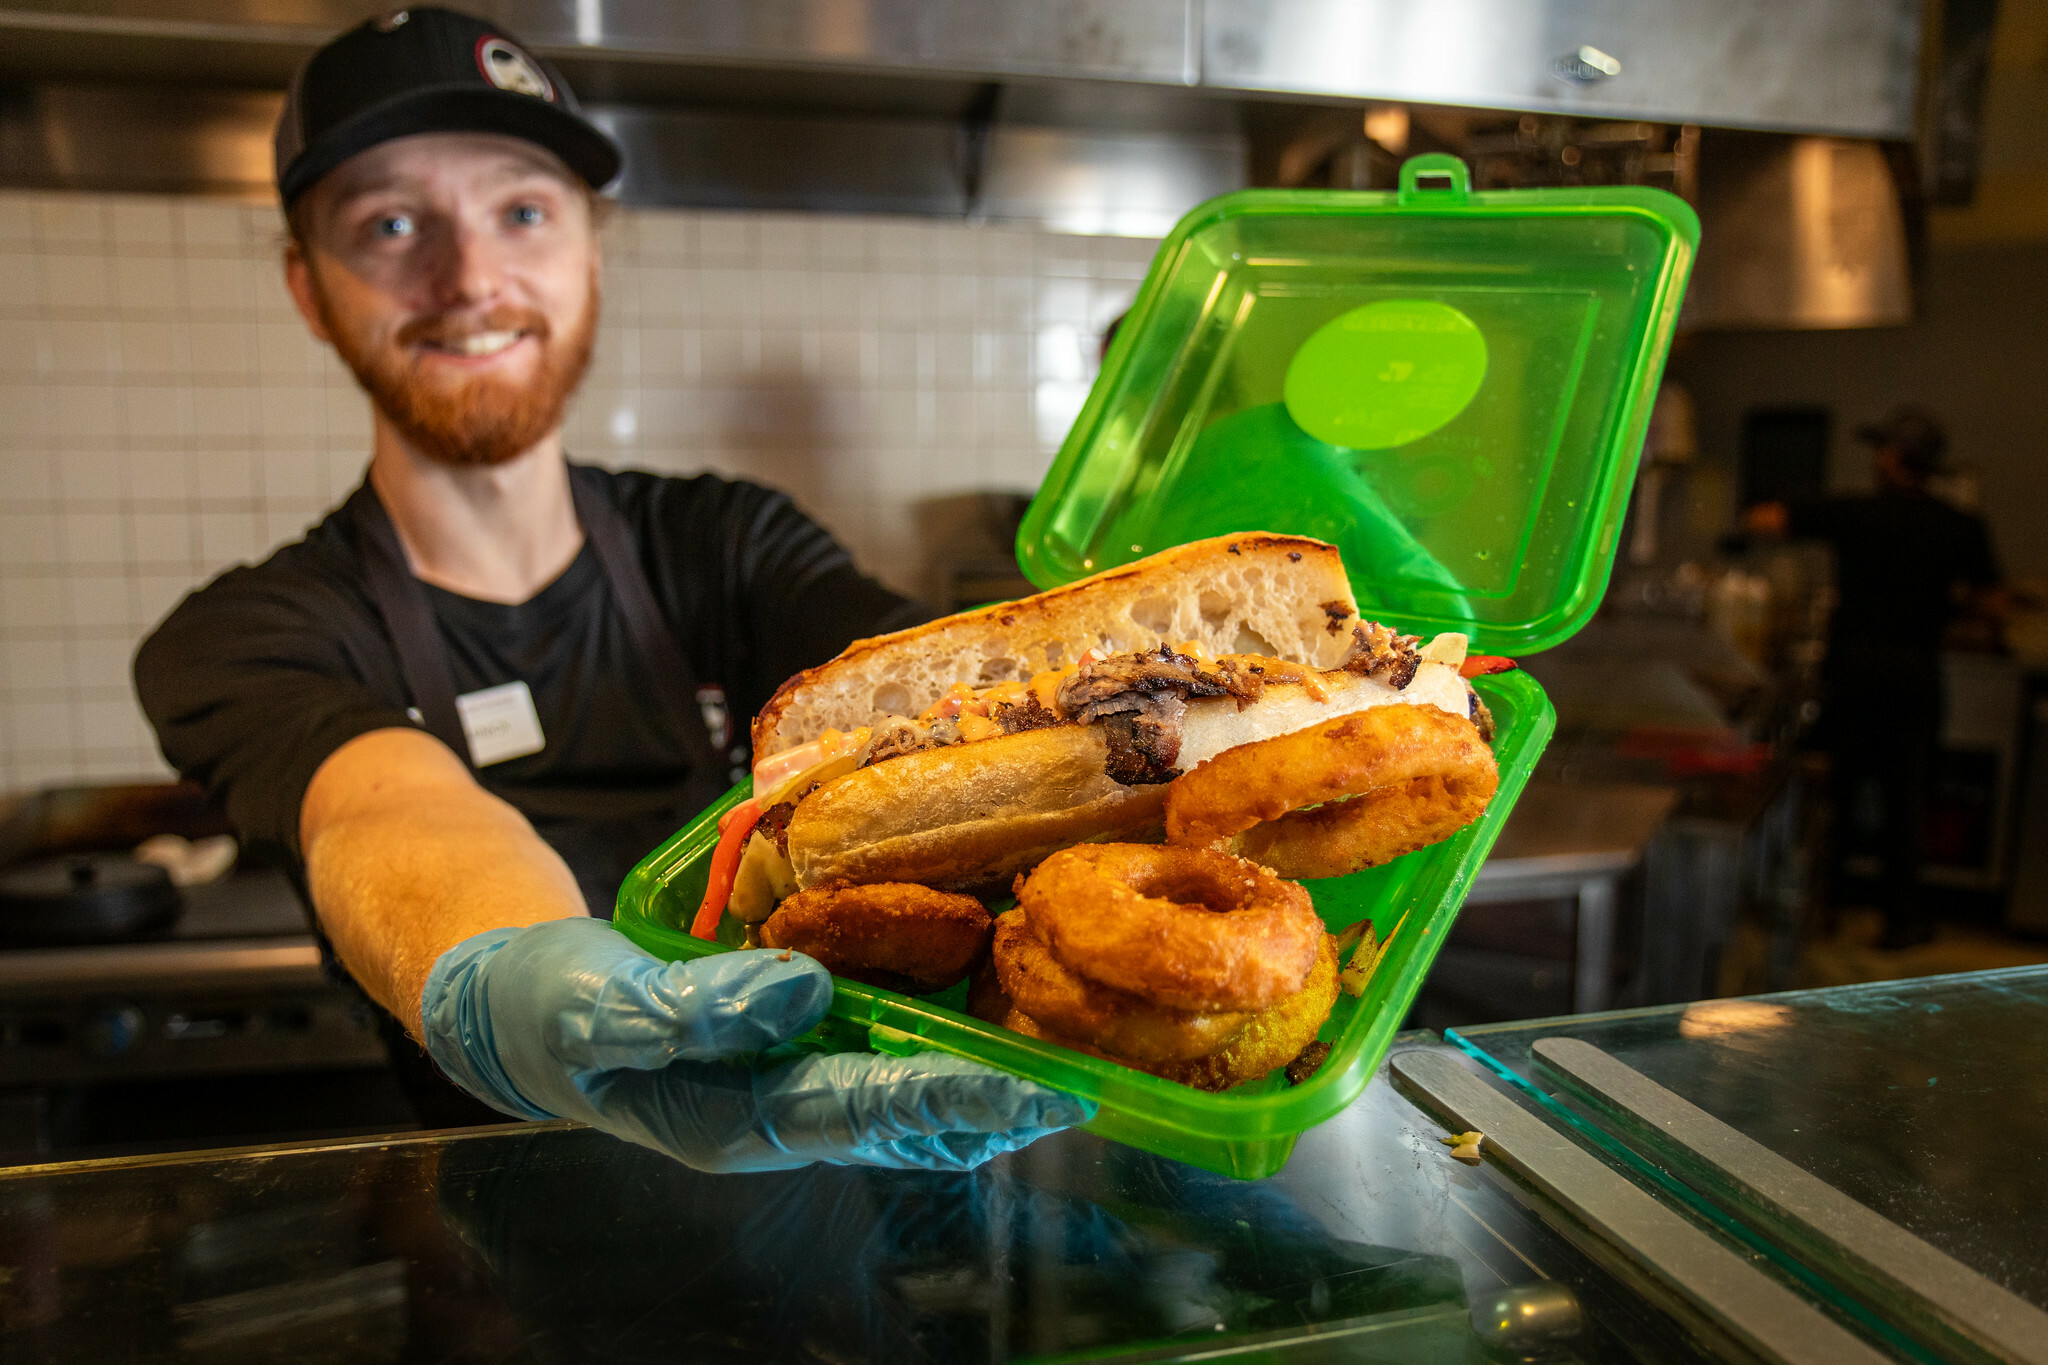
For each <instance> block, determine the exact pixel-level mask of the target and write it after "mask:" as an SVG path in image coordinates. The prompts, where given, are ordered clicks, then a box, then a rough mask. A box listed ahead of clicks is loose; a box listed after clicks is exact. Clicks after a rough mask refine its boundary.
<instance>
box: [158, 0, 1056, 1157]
mask: <svg viewBox="0 0 2048 1365" xmlns="http://www.w3.org/2000/svg"><path fill="white" fill-rule="evenodd" d="M277 163H278V164H277V171H278V186H279V191H280V195H281V197H282V199H283V202H284V208H285V212H286V216H287V221H288V223H289V226H290V230H291V241H290V245H289V247H288V249H287V253H286V258H285V281H286V284H287V285H288V286H289V288H290V290H291V295H292V298H293V301H294V302H295V303H296V304H297V305H298V308H299V312H300V313H301V315H302V316H303V317H304V318H305V321H306V325H307V326H308V327H309V328H311V329H312V331H313V334H314V335H315V336H317V337H319V338H320V339H321V340H323V341H325V342H327V343H329V344H331V345H332V346H333V347H334V348H335V350H336V351H337V353H339V354H340V356H341V357H342V359H343V360H344V361H345V362H346V363H347V364H348V366H349V368H350V369H351V370H352V371H353V372H354V373H355V375H356V378H357V379H358V381H359V382H360V383H361V385H362V387H363V389H364V390H365V392H366V393H367V394H368V395H369V397H370V401H371V404H372V408H373V411H374V417H375V421H374V433H375V434H374V437H373V445H372V452H371V457H370V469H369V477H368V479H367V481H366V482H365V484H364V486H363V487H362V488H360V489H358V490H357V491H356V493H355V494H354V495H353V496H352V497H350V498H349V499H348V501H347V502H346V503H344V504H343V505H342V506H341V507H340V508H339V509H337V510H336V511H335V512H334V513H332V514H331V515H330V516H329V517H328V518H327V519H326V520H325V521H323V522H322V523H321V524H320V525H319V526H317V527H315V528H314V529H313V530H312V531H311V532H310V533H309V534H308V536H307V537H306V539H305V540H304V541H303V542H300V543H299V544H296V545H291V546H287V547H285V548H284V549H282V550H280V551H278V552H277V553H276V554H275V555H273V556H272V557H271V558H270V559H269V560H268V561H267V562H265V563H264V564H262V565H260V566H258V567H256V568H253V569H235V570H231V571H229V572H228V573H226V574H224V575H222V576H221V577H220V578H219V579H217V580H215V581H214V582H213V583H212V584H210V585H208V586H207V587H206V588H204V589H203V590H201V591H199V592H197V593H195V594H193V595H192V596H191V597H189V598H187V599H186V601H185V602H184V603H182V604H181V605H180V606H179V607H178V608H177V610H176V611H174V612H173V613H172V614H171V616H170V617H169V618H168V619H167V620H166V621H165V622H164V623H163V625H162V626H160V627H159V628H158V630H157V631H156V633H155V634H154V635H153V636H152V637H151V638H150V639H149V640H147V641H145V642H144V644H143V646H142V649H141V651H140V652H139V654H138V655H137V659H136V670H135V671H136V685H137V689H138V691H139V692H140V694H141V697H142V701H143V705H144V707H145V709H146V710H147V711H148V713H149V716H150V719H151V721H152V723H153V724H154V725H155V726H156V729H157V733H158V737H159V740H160V742H161V744H162V746H163V750H164V753H165V755H166V757H167V758H169V760H170V761H171V762H172V764H173V765H175V766H176V767H177V768H178V770H179V771H180V772H182V773H184V774H186V775H188V776H190V777H193V778H195V779H197V780H199V781H201V782H203V783H204V784H205V785H206V786H207V788H208V790H209V791H211V792H212V793H213V794H214V795H215V796H216V798H218V799H219V800H220V801H221V802H222V803H223V804H224V805H225V806H226V808H227V810H228V812H229V814H230V815H231V816H232V817H233V819H234V820H235V823H236V824H237V826H238V827H239V829H240V830H241V831H242V833H243V835H244V837H245V839H247V840H248V841H249V842H250V843H251V844H253V845H257V846H259V847H262V846H269V847H272V848H275V849H278V850H281V851H282V852H283V853H284V855H285V856H286V857H287V858H288V859H289V860H290V861H291V863H292V865H293V867H294V868H295V870H296V871H298V872H299V873H300V875H301V876H302V878H303V885H304V887H305V889H306V890H307V893H308V895H309V898H310V900H311V903H312V905H313V907H314V909H315V912H316V914H317V917H318V920H319V924H320V926H321V928H322V930H323V931H324V933H325V936H326V938H327V939H328V941H329V942H331V944H332V945H333V948H334V950H335V952H336V954H337V955H338V956H339V958H340V961H341V963H342V965H343V966H345V967H346V968H347V969H348V971H349V973H350V974H351V975H352V976H354V978H355V979H356V981H357V982H359V983H360V984H361V985H362V987H363V988H364V989H365V990H366V991H367V992H368V993H369V995H370V996H371V997H372V998H373V999H375V1000H376V1001H377V1003H378V1004H380V1005H381V1006H383V1007H384V1008H385V1009H386V1010H388V1011H389V1012H390V1014H391V1015H392V1016H393V1017H394V1018H395V1019H396V1020H397V1021H398V1022H399V1023H401V1024H402V1025H403V1026H404V1028H405V1030H406V1031H407V1032H409V1033H411V1034H412V1035H413V1037H415V1038H418V1039H419V1040H421V1042H422V1043H424V1044H425V1047H426V1049H427V1052H428V1053H429V1054H431V1056H432V1058H433V1060H434V1062H436V1063H438V1064H439V1067H440V1068H441V1070H442V1071H444V1072H445V1073H446V1074H447V1075H448V1076H449V1077H451V1078H453V1079H454V1080H455V1081H456V1082H457V1083H459V1084H460V1085H461V1087H462V1088H463V1089H464V1090H466V1091H468V1092H469V1093H470V1094H471V1095H474V1096H476V1097H477V1098H479V1099H481V1100H483V1101H485V1102H486V1103H488V1104H490V1105H491V1106H493V1107H494V1108H496V1109H498V1110H501V1111H503V1112H507V1113H512V1114H516V1115H519V1116H522V1117H536V1118H537V1117H544V1116H549V1115H555V1116H563V1117H572V1118H577V1119H582V1120H584V1121H586V1122H589V1123H592V1124H595V1125H597V1126H599V1127H602V1128H606V1129H609V1130H610V1131H612V1132H615V1133H617V1134H619V1135H621V1136H623V1137H627V1138H629V1139H631V1140H633V1141H636V1142H640V1143H643V1144H645V1145H648V1146H652V1147H656V1148H659V1149H661V1150H664V1151H668V1152H670V1153H672V1154H674V1155H676V1156H678V1157H680V1158H681V1159H683V1160H685V1161H688V1162H690V1163H691V1164H693V1165H698V1166H702V1167H706V1168H710V1169H750V1168H754V1169H757V1168H765V1167H770V1166H788V1165H803V1164H805V1163H807V1162H809V1161H813V1160H830V1161H852V1162H864V1163H870V1164H877V1165H899V1166H951V1167H960V1166H971V1165H974V1164H976V1163H977V1162H979V1161H981V1160H984V1159H986V1158H987V1157H988V1156H989V1155H992V1154H993V1153H995V1152H997V1151H1002V1150H1007V1149H1009V1148H1011V1147H1014V1146H1017V1145H1021V1144H1022V1143H1023V1142H1027V1141H1030V1140H1031V1139H1032V1138H1034V1137H1036V1136H1037V1135H1039V1134H1041V1133H1043V1132H1046V1131H1049V1130H1050V1129H1052V1128H1054V1127H1057V1126H1060V1125H1063V1124H1067V1123H1071V1122H1074V1121H1077V1120H1078V1119H1081V1118H1083V1117H1085V1114H1086V1112H1087V1111H1086V1108H1085V1106H1083V1105H1082V1104H1080V1103H1079V1102H1077V1101H1074V1100H1072V1099H1070V1098H1068V1097H1065V1096H1061V1095H1058V1094H1056V1093H1055V1092H1052V1091H1049V1090H1045V1089H1043V1088H1041V1087H1037V1086H1033V1085H1030V1084H1029V1083H1026V1082H1022V1081H1017V1080H1015V1079H1013V1078H1010V1077H1006V1076H1002V1075H999V1074H998V1073H995V1072H993V1071H990V1070H987V1069H985V1068H981V1067H976V1066H973V1065H970V1064H967V1063H964V1062H960V1061H958V1060H957V1059H951V1058H934V1059H929V1060H898V1059H890V1058H880V1057H868V1056H864V1055H848V1056H835V1057H816V1056H812V1057H808V1058H804V1059H800V1060H794V1061H792V1060H787V1059H774V1058H773V1057H770V1058H764V1059H758V1060H740V1059H741V1058H743V1056H747V1055H751V1054H757V1053H762V1052H764V1051H767V1050H769V1049H772V1048H774V1047H775V1046H776V1045H778V1044H780V1043H782V1042H784V1041H785V1040H787V1039H789V1038H790V1037H792V1036H794V1035H795V1034H798V1033H801V1032H803V1031H804V1030H806V1029H808V1028H809V1027H810V1026H811V1024H813V1023H815V1022H816V1021H817V1019H818V1018H819V1017H820V1016H821V1015H822V1014H823V1012H824V1009H825V1006H826V1004H827V1002H828V1001H829V999H830V996H831V985H830V979H829V977H828V976H827V975H826V973H825V972H824V970H823V969H822V968H820V967H819V966H818V965H817V964H816V963H815V962H812V961H810V960H808V959H805V958H801V957H794V958H790V959H788V960H783V958H782V957H781V956H778V955H776V954H773V953H764V952H754V953H731V954H725V955H720V956H718V957H716V958H712V959H707V960H703V961H700V962H697V963H694V964H688V965H683V964H677V965H673V966H668V965H664V964H662V963H660V962H657V961H656V960H655V959H653V958H651V957H649V956H647V955H646V954H644V953H642V952H640V951H639V950H638V949H636V948H634V947H633V946H632V945H631V944H629V943H628V942H627V941H626V940H625V939H624V938H623V937H622V936H620V935H618V934H617V933H615V932H613V931H612V930H611V929H610V928H609V927H608V926H606V925H604V924H602V923H599V922H595V921H592V920H591V919H589V918H588V917H587V914H586V911H587V910H594V911H596V912H597V913H599V914H604V913H608V909H609V906H610V903H611V898H612V896H613V894H614V893H615V891H616V888H617V886H618V883H619V879H620V877H621V876H622V875H623V873H624V872H625V871H626V870H627V869H628V868H629V867H631V865H632V864H633V863H634V862H635V861H636V860H637V859H638V858H639V857H640V856H642V855H643V854H645V853H646V852H647V851H649V849H651V848H652V847H653V846H654V845H655V844H656V843H657V842H659V840H660V839H661V838H663V837H665V836H666V835H667V834H669V833H671V832H673V831H674V830H675V829H677V828H678V827H680V826H681V825H682V824H683V823H684V822H686V821H687V820H688V818H689V817H690V816H691V815H693V814H694V813H695V812H696V811H698V810H699V809H701V808H702V807H703V806H704V805H706V804H707V803H708V802H709V801H710V800H711V799H712V798H713V797H715V796H716V795H717V794H718V793H719V792H720V791H722V790H723V789H724V788H725V786H726V785H727V783H728V780H729V776H728V771H727V770H728V762H729V760H728V756H727V755H725V754H722V753H720V752H718V750H717V746H716V745H715V744H714V741H713V737H712V736H711V735H710V734H709V733H707V724H706V720H705V717H704V714H703V712H702V711H701V710H700V708H699V706H698V702H697V695H696V693H697V687H698V685H699V684H700V683H703V684H706V685H714V684H715V685H717V686H720V687H722V688H723V689H724V691H725V694H726V696H727V697H728V698H730V703H731V705H732V706H733V708H734V709H735V710H736V711H737V712H738V713H739V714H741V715H747V714H751V713H752V711H753V710H754V709H755V708H757V707H758V706H759V705H760V703H761V702H762V701H763V700H764V699H765V698H766V696H767V695H768V693H769V692H770V691H771V690H772V689H773V688H774V687H775V686H776V684H778V683H779V682H780V681H781V680H782V679H783V678H784V677H785V676H787V675H788V674H790V673H792V672H794V671H796V670H797V669H799V668H802V667H805V666H807V665H810V664H813V663H816V662H819V661H820V660H822V659H824V658H826V657H829V656H830V655H831V654H833V653H835V652H836V651H837V650H838V649H839V648H841V647H842V646H843V645H844V644H845V643H846V642H847V641H848V640H849V639H851V638H854V637H856V636H859V635H864V634H870V633H873V632H875V631H878V630H886V629H890V628H892V627H894V626H897V625H901V624H905V623H907V622H910V621H913V620H916V619H918V614H917V609H916V608H915V607H914V606H912V604H910V603H907V602H905V601H904V600H902V599H901V598H899V597H897V596H895V595H894V594H892V593H890V592H888V591H887V590H886V589H884V588H882V587H881V586H880V585H878V584H876V583H874V582H872V581H871V580H869V579H867V578H865V577H863V576H861V575H860V574H859V573H857V572H856V571H855V570H854V568H853V567H852V564H851V563H850V561H849V560H848V558H847V556H846V554H845V552H844V551H843V550H842V549H840V547H839V546H838V545H836V544H835V543H834V542H833V541H832V539H831V537H830V536H828V535H827V534H826V533H825V532H824V531H823V530H821V529H820V528H818V527H817V526H816V525H814V524H813V523H811V522H810V521H809V520H808V519H807V518H805V517H804V516H803V515H802V514H801V513H800V512H798V511H797V510H796V508H795V507H794V506H793V505H792V504H791V503H790V502H789V500H788V499H787V498H785V497H783V496H781V495H779V494H775V493H772V492H769V491H767V490H765V489H761V488H756V487H753V486H750V485H747V484H741V483H726V482H723V481H721V480H718V479H714V478H710V477H702V478H697V479H691V480H678V479H663V478H657V477H654V476H651V475H644V474H619V475H614V474H608V473H605V472H603V471H600V470H596V469H589V468H578V467H573V466H571V465H569V464H568V463H567V461H566V459H565V457H564V454H563V450H562V438H561V423H562V412H563V409H564V407H565V406H566V404H567V402H568V400H569V397H570V395H571V394H572V393H573V391H574V390H575V387H576V385H577V383H578V381H579V380H580V379H581V377H582V375H583V371H584V367H585V366H586V364H587V363H588V361H589V358H590V349H591V340H592V336H593V334H594V329H595V326H596V322H597V312H598V280H599V264H600V247H599V242H598V239H597V234H596V229H597V225H598V223H597V220H598V218H599V217H600V216H601V213H600V210H601V204H600V201H599V200H598V198H597V194H596V192H597V190H598V189H600V188H601V187H602V186H603V185H604V184H606V183H607V182H608V181H610V180H611V179H612V178H613V176H614V175H615V174H616V173H617V171H618V168H619V154H618V151H617V149H616V148H615V147H614V146H613V145H612V144H611V142H610V140H609V139H608V138H607V137H606V136H605V135H604V134H603V133H602V132H600V131H599V130H598V129H597V128H596V127H595V126H594V125H592V124H591V123H589V122H588V121H586V120H585V119H584V118H583V117H582V115H581V114H580V112H579V111H578V109H577V106H576V104H575V101H574V98H573V96H572V95H571V94H570V92H569V91H568V89H567V87H566V86H565V85H564V84H563V83H562V81H561V78H560V77H559V75H557V74H556V73H555V72H554V71H553V70H551V69H550V68H549V67H548V66H547V65H546V64H544V63H542V62H541V61H539V60H538V59H537V58H535V57H533V56H532V55H531V54H529V53H527V52H526V51H525V50H524V49H523V48H521V47H520V46H519V45H518V43H517V42H515V41H514V40H512V39H511V38H510V37H509V36H507V35H506V34H504V33H503V32H501V31H499V30H496V29H494V28H492V27H490V26H488V25H486V24H484V23H482V22H481V21H478V20H475V19H472V18H470V17H468V16H466V15H461V14H456V13H454V12H451V11H447V10H440V9H430V8H421V9H414V10H410V11H398V12H395V13H393V14H390V15H387V16H385V17H383V18H381V19H377V20H373V21H371V22H369V23H366V24H364V25H362V26H361V27H359V28H356V29H354V30H351V31H350V32H348V33H345V34H343V35H342V36H341V37H339V38H337V39H335V40H334V41H333V42H332V43H330V44H328V45H327V46H326V47H325V48H323V49H321V50H320V51H319V52H318V53H316V54H315V55H314V56H313V57H312V58H311V59H310V60H309V61H308V62H307V64H306V66H305V67H304V68H303V69H302V70H301V71H300V73H299V75H298V77H297V78H296V80H295V81H294V83H293V87H292V91H291V94H290V97H289V98H288V100H287V103H286V106H285V110H284V113H283V115H282V117H281V119H280V121H279V126H278V135H277ZM408 1054H409V1055H410V1057H411V1058H412V1059H414V1060H415V1061H416V1062H417V1063H419V1066H418V1068H417V1069H418V1070H422V1071H425V1070H430V1069H429V1068H427V1067H426V1066H425V1063H424V1058H422V1057H420V1054H419V1053H418V1050H417V1049H416V1048H412V1047H411V1045H410V1044H409V1043H406V1042H405V1041H404V1040H403V1039H400V1040H398V1047H397V1048H396V1049H395V1051H394V1057H395V1059H398V1060H400V1061H401V1063H403V1061H404V1059H405V1058H406V1057H407V1056H408ZM401 1070H402V1071H403V1070H404V1067H403V1065H402V1066H401ZM414 1079H415V1081H416V1082H417V1081H418V1079H419V1078H418V1077H417V1076H416V1077H415V1078H414ZM413 1088H415V1089H416V1090H418V1091H419V1092H420V1093H422V1094H425V1093H427V1087H425V1086H424V1085H415V1086H414V1087H413ZM449 1093H451V1094H452V1092H449ZM422 1107H423V1108H425V1109H428V1110H429V1111H430V1112H431V1110H432V1108H433V1106H432V1104H431V1102H429V1103H426V1104H423V1106H422Z"/></svg>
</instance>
